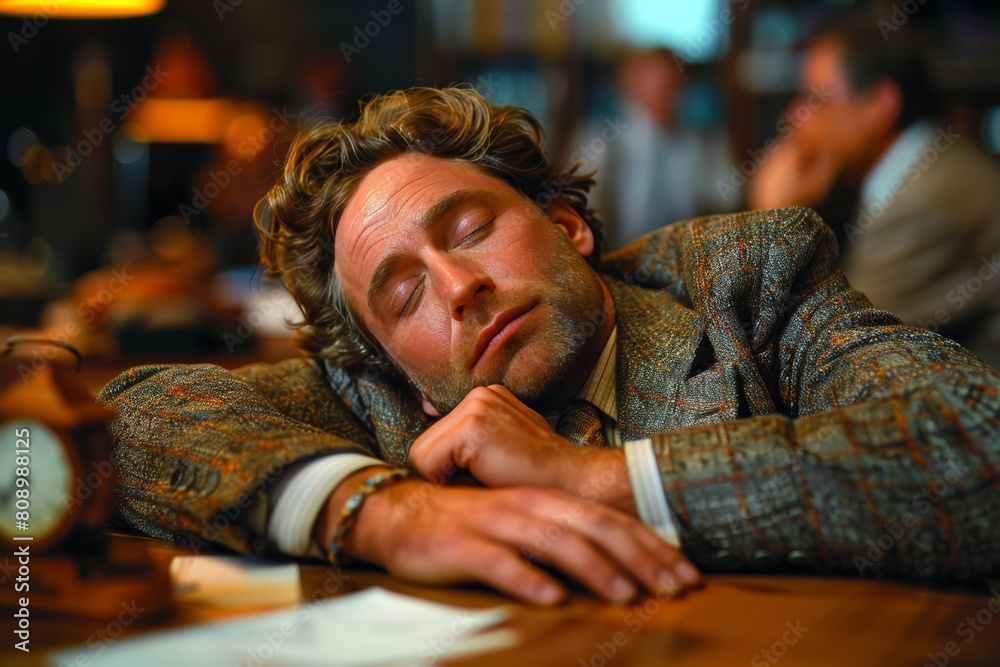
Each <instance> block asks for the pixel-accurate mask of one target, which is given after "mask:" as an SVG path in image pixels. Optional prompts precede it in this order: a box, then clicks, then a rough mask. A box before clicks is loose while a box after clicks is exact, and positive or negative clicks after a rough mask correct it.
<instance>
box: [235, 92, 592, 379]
mask: <svg viewBox="0 0 1000 667" xmlns="http://www.w3.org/2000/svg"><path fill="white" fill-rule="evenodd" d="M407 152H413V153H419V154H422V155H432V156H437V157H444V158H451V159H455V160H462V161H464V162H467V163H469V164H472V165H474V166H476V167H478V168H479V169H481V170H482V171H484V172H485V173H487V174H490V175H492V176H496V177H497V178H500V179H501V180H503V181H505V182H506V183H507V184H509V185H510V186H511V187H513V188H514V189H515V190H517V191H518V192H519V193H520V194H521V196H523V197H524V198H525V199H526V200H527V201H528V202H529V203H530V204H532V205H534V206H535V207H537V208H538V209H541V210H544V209H546V208H547V207H548V206H549V205H550V204H551V203H552V202H553V201H554V200H556V199H558V200H561V201H563V202H565V203H566V204H568V205H569V206H571V207H572V208H573V210H575V211H576V212H577V213H578V214H580V216H582V217H583V219H584V220H585V221H586V223H587V225H588V226H589V227H590V229H591V230H592V231H593V233H594V239H595V250H594V253H593V254H592V255H591V257H589V258H588V261H590V262H591V264H593V265H595V266H596V263H597V261H598V260H599V256H600V247H601V244H602V241H603V237H604V235H603V230H602V227H601V223H600V222H599V221H598V220H597V218H596V217H595V216H594V214H593V211H592V210H591V209H590V208H589V207H588V206H587V191H588V190H589V189H590V187H591V186H592V185H593V184H594V181H593V179H592V178H591V176H592V175H593V174H592V173H581V169H582V166H581V164H580V163H579V162H578V163H575V164H573V165H570V166H569V167H568V168H566V169H562V168H560V167H558V166H557V165H555V164H553V163H552V162H551V161H550V160H549V158H548V157H547V156H546V154H545V136H544V133H543V131H542V128H541V125H540V124H539V123H538V121H537V120H536V119H535V118H534V117H533V116H532V115H531V114H530V113H528V112H527V111H525V110H524V109H520V108H517V107H512V106H492V105H491V104H490V103H489V102H487V101H486V100H485V99H484V98H483V97H482V96H481V95H480V94H479V93H478V92H476V91H475V90H473V89H471V88H444V89H436V88H410V89H407V90H400V91H395V92H392V93H387V94H384V95H377V96H374V97H372V98H370V99H369V100H368V101H366V102H363V103H362V104H361V106H360V109H359V111H358V113H357V115H356V116H355V117H353V118H349V119H345V120H344V121H342V122H333V121H326V122H322V123H319V124H317V125H315V126H313V127H311V128H309V129H307V130H304V131H302V132H300V133H299V135H298V136H297V137H296V139H295V140H294V142H293V143H292V146H291V148H290V149H289V151H288V156H287V158H286V160H285V165H284V169H283V172H282V174H281V175H280V177H279V179H278V182H277V183H276V184H275V185H274V186H273V187H272V188H271V190H270V191H269V192H268V193H267V195H266V196H265V197H264V198H263V199H261V201H260V202H258V203H257V207H256V209H255V210H254V219H255V222H256V225H257V228H258V230H259V231H260V236H261V248H260V255H261V261H262V263H263V265H264V266H265V268H266V269H267V270H268V272H269V273H270V274H271V275H280V276H281V277H282V278H283V280H284V283H285V287H286V288H287V289H288V291H289V293H291V295H292V297H293V298H294V299H295V301H296V302H298V304H299V306H300V307H301V309H302V313H303V316H304V321H302V322H299V323H297V324H295V327H296V328H297V329H298V335H297V339H298V341H297V342H298V343H299V345H300V346H301V347H302V348H304V349H305V350H307V351H308V352H310V353H312V354H315V355H318V356H320V357H322V358H325V359H328V360H329V361H330V362H332V363H334V364H336V365H338V366H348V365H354V364H362V363H365V364H378V365H384V362H386V361H388V360H387V359H386V356H385V353H384V352H383V350H382V347H381V346H380V345H379V343H378V341H376V340H375V339H374V337H373V336H372V335H371V334H370V333H369V332H368V331H367V330H366V329H365V327H364V326H363V325H362V324H361V322H360V320H359V318H358V317H357V316H356V314H355V313H354V312H353V311H352V309H351V307H350V304H349V303H348V301H347V299H346V297H345V295H344V293H343V290H342V287H341V285H340V281H339V279H338V277H337V273H336V272H335V271H334V267H333V256H334V253H333V247H334V245H333V244H334V237H335V233H336V229H337V223H338V222H339V220H340V216H341V214H342V212H343V210H344V207H345V206H346V205H347V202H348V200H349V199H350V197H351V196H352V195H353V194H354V192H355V191H356V190H357V188H358V185H359V184H360V183H361V181H362V180H363V179H364V177H365V176H366V175H367V174H368V173H369V172H370V171H371V170H372V169H374V168H375V167H377V166H378V165H379V164H381V163H383V162H385V161H386V160H389V159H391V158H393V157H396V156H399V155H401V154H403V153H407Z"/></svg>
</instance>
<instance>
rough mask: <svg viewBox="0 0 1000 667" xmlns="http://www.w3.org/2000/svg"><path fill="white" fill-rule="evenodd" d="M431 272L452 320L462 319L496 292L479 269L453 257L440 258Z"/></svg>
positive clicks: (490, 280) (488, 279)
mask: <svg viewBox="0 0 1000 667" xmlns="http://www.w3.org/2000/svg"><path fill="white" fill-rule="evenodd" d="M436 264H437V265H436V266H435V267H434V269H433V270H432V278H433V279H434V280H436V282H437V284H438V290H439V292H440V294H441V296H442V297H443V299H444V301H445V303H447V305H448V309H449V311H450V313H451V316H452V318H454V319H456V320H461V319H463V318H464V317H465V316H466V315H467V314H468V312H469V309H470V308H475V307H476V305H477V304H478V303H479V302H480V301H482V300H483V299H484V298H485V297H486V296H488V295H489V294H492V293H493V292H494V291H496V284H494V282H493V280H492V279H491V278H490V277H489V275H488V274H487V273H486V272H485V271H483V270H482V268H481V267H479V266H476V265H473V264H471V263H469V262H467V261H463V260H459V259H456V258H454V257H442V258H440V259H439V261H438V262H436Z"/></svg>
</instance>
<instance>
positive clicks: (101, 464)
mask: <svg viewBox="0 0 1000 667" xmlns="http://www.w3.org/2000/svg"><path fill="white" fill-rule="evenodd" d="M40 350H44V352H41V351H40ZM81 363H82V359H81V357H80V355H79V353H78V352H77V351H76V349H75V348H73V347H72V346H71V345H68V344H66V343H63V342H61V341H56V340H47V339H33V338H17V339H11V340H9V341H8V342H7V347H6V348H5V349H4V351H3V355H2V356H0V457H3V458H5V459H6V460H5V461H4V462H3V464H2V465H0V541H2V543H3V544H4V546H5V550H6V552H7V553H14V554H26V553H27V554H30V562H31V578H30V584H28V585H29V586H30V590H17V588H16V587H4V588H3V589H2V590H0V603H4V604H10V605H15V606H16V605H18V604H19V603H20V602H19V601H20V599H21V596H24V597H30V601H31V605H32V607H33V608H35V609H45V610H48V611H55V612H59V613H64V614H74V615H85V616H90V617H98V618H104V617H111V616H113V615H114V614H115V613H117V612H118V611H120V607H121V599H126V598H123V596H132V597H133V598H137V599H140V600H142V601H143V606H145V608H146V609H147V610H149V611H150V612H151V613H150V616H154V615H156V614H157V613H158V612H159V611H163V610H166V609H168V608H169V606H170V594H169V579H168V577H167V575H166V573H165V572H160V571H157V569H156V568H154V567H153V566H152V563H151V561H150V560H149V558H148V557H147V552H146V549H145V548H144V547H143V546H142V545H141V544H137V543H134V542H133V543H129V542H127V541H125V542H123V541H117V542H112V541H109V540H108V533H107V531H106V530H105V524H106V523H107V521H108V519H109V518H110V517H111V514H112V510H113V508H114V490H115V484H116V479H115V471H114V464H113V461H112V458H111V453H112V446H111V440H110V437H109V435H108V433H107V430H106V428H105V422H106V421H107V420H108V419H110V418H111V417H113V416H114V412H113V411H112V410H110V409H108V408H107V407H104V406H102V405H100V404H98V403H97V402H95V401H94V398H93V396H91V395H90V392H89V391H88V390H87V388H86V386H85V385H84V383H83V381H82V380H81V379H80V377H79V376H78V375H77V372H78V371H79V369H80V365H81Z"/></svg>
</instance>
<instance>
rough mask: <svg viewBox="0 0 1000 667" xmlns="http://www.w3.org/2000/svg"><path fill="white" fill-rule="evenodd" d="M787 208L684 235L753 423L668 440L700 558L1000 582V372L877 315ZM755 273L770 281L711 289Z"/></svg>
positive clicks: (681, 509)
mask: <svg viewBox="0 0 1000 667" xmlns="http://www.w3.org/2000/svg"><path fill="white" fill-rule="evenodd" d="M779 213H780V214H779V215H774V214H773V212H772V215H770V216H768V215H762V216H760V217H759V218H758V222H753V221H752V220H751V222H750V223H749V224H745V225H742V231H740V229H737V232H736V233H737V234H740V235H741V236H742V238H740V239H733V238H725V236H724V235H723V236H722V237H720V242H718V243H714V242H694V241H691V242H687V241H685V239H687V240H688V241H690V239H695V240H696V241H697V239H701V240H702V241H704V239H708V238H710V237H711V234H710V233H709V232H710V231H711V229H710V228H711V224H708V227H707V228H706V227H704V226H703V227H702V228H701V229H699V225H697V224H696V225H695V226H694V228H693V229H692V230H689V231H691V234H690V235H685V234H686V233H685V234H682V236H684V238H681V239H679V241H680V243H681V253H680V256H681V257H682V259H681V260H679V261H680V263H681V264H682V265H683V266H682V273H683V274H684V280H685V282H686V284H687V286H688V287H689V288H690V289H691V298H692V302H693V304H694V306H695V307H696V308H697V309H699V310H701V311H702V312H703V313H704V314H705V315H706V316H707V318H708V320H709V322H710V323H709V337H710V338H711V342H712V344H713V347H714V348H715V350H716V353H717V355H719V357H720V358H721V359H722V360H723V362H724V363H731V364H733V365H735V366H737V368H738V374H739V377H740V378H741V382H742V383H743V393H744V396H745V397H746V398H745V401H746V408H745V409H746V412H748V413H749V416H748V417H747V418H745V419H736V420H731V421H725V422H718V423H711V424H703V425H698V426H692V427H688V428H684V429H680V430H676V431H670V432H666V433H659V434H656V435H654V436H653V438H652V442H653V448H654V452H655V454H656V456H657V460H658V465H659V469H660V473H661V476H662V480H663V486H664V490H665V493H666V498H667V501H668V504H669V506H670V508H671V510H672V512H673V513H674V518H675V520H676V521H677V524H678V526H679V530H680V534H681V541H682V544H683V545H684V549H685V552H687V553H688V554H690V555H691V557H692V558H693V559H694V560H695V561H696V562H697V563H698V564H699V565H701V566H702V567H705V568H710V569H711V568H719V569H730V568H733V567H736V566H738V567H740V568H741V569H742V568H745V567H747V565H748V564H749V565H750V566H751V567H758V568H761V569H774V568H782V567H788V566H790V565H792V566H803V567H806V568H809V569H814V570H823V571H835V572H843V573H852V574H859V575H867V574H872V573H876V574H885V575H904V576H910V577H921V578H923V577H928V578H941V579H967V578H973V577H978V576H983V575H987V574H996V573H997V572H1000V530H998V524H1000V375H998V374H997V373H996V372H995V371H993V370H992V369H990V368H989V367H987V366H985V365H984V364H982V363H981V362H979V361H978V360H977V359H976V358H975V357H974V356H973V355H971V354H970V353H968V352H967V351H966V350H964V349H963V348H961V347H960V346H958V345H956V344H954V343H952V342H951V341H949V340H947V339H944V338H942V337H940V336H937V335H935V334H933V333H931V332H929V331H926V330H923V329H918V328H913V327H908V326H903V325H902V324H900V322H899V320H898V319H897V318H896V317H895V316H894V315H892V314H890V313H888V312H886V311H882V310H877V309H875V308H873V307H872V305H871V303H870V302H869V300H868V299H867V298H866V297H865V296H864V295H863V294H861V293H859V292H857V291H855V290H853V289H852V288H851V287H850V285H849V284H848V283H847V281H846V279H845V278H844V276H843V274H842V273H841V272H840V271H839V270H838V269H836V268H835V267H836V257H837V250H836V244H835V241H834V240H833V238H832V235H831V234H830V233H829V230H827V229H826V226H825V224H824V223H823V222H822V221H821V220H820V219H819V218H818V217H817V216H815V214H813V213H812V212H811V211H807V210H805V209H796V210H792V211H784V212H779ZM775 220H777V221H778V222H777V223H775V222H774V221H775ZM769 221H770V222H769ZM737 227H740V226H739V225H738V226H737ZM685 243H687V246H685ZM696 246H700V247H696ZM740 262H744V263H745V262H751V263H753V264H755V265H757V266H761V267H763V268H764V270H763V275H762V276H761V275H760V274H757V273H755V272H754V271H746V272H743V271H735V272H734V271H731V270H729V271H727V272H725V274H726V275H727V276H728V277H732V276H733V275H735V276H737V278H736V279H735V281H733V280H730V281H729V282H728V283H727V282H726V281H725V280H722V281H715V282H713V281H712V280H711V276H712V275H713V274H714V273H715V271H714V270H713V266H720V267H729V268H730V269H732V267H738V266H740ZM706 276H707V277H706ZM740 276H745V278H744V277H740ZM728 279H729V278H727V280H728ZM720 283H724V284H720ZM768 399H769V400H768Z"/></svg>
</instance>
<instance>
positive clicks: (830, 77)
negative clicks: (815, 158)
mask: <svg viewBox="0 0 1000 667" xmlns="http://www.w3.org/2000/svg"><path fill="white" fill-rule="evenodd" d="M801 79H802V94H801V96H800V97H799V98H798V99H796V100H794V101H793V103H792V105H793V107H792V108H793V109H795V107H796V105H800V104H805V103H806V102H807V100H808V99H809V96H810V94H811V93H812V91H817V90H818V91H823V92H824V95H828V97H827V99H825V100H824V101H822V102H821V103H820V104H819V106H818V108H816V109H815V110H812V114H811V117H810V118H809V119H808V120H807V121H806V122H804V123H802V124H801V126H800V127H798V128H797V131H799V132H801V133H802V137H801V139H802V140H803V142H804V143H805V145H807V146H812V147H814V148H816V149H820V150H823V151H824V152H827V153H828V154H829V155H830V157H831V158H832V159H833V160H834V163H835V164H837V165H839V166H840V168H841V169H843V170H847V171H852V170H855V169H858V168H860V167H861V166H862V165H863V164H864V163H865V161H866V159H867V155H868V152H869V151H870V150H872V146H873V143H874V142H875V140H877V139H878V137H876V136H874V135H873V133H874V132H877V131H878V130H877V129H876V128H875V127H874V126H873V123H872V121H871V114H870V113H869V109H868V106H869V100H868V99H867V98H866V96H865V95H864V94H858V93H855V92H853V91H852V90H851V85H850V81H849V79H848V78H847V75H846V74H845V73H844V70H843V66H842V65H841V47H840V46H839V45H838V44H835V43H833V42H830V41H820V42H817V43H816V44H814V45H813V46H811V47H810V48H809V50H808V51H807V52H806V57H805V60H804V62H803V64H802V73H801ZM814 99H815V98H814ZM807 108H808V107H807ZM802 113H804V111H803V112H802Z"/></svg>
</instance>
